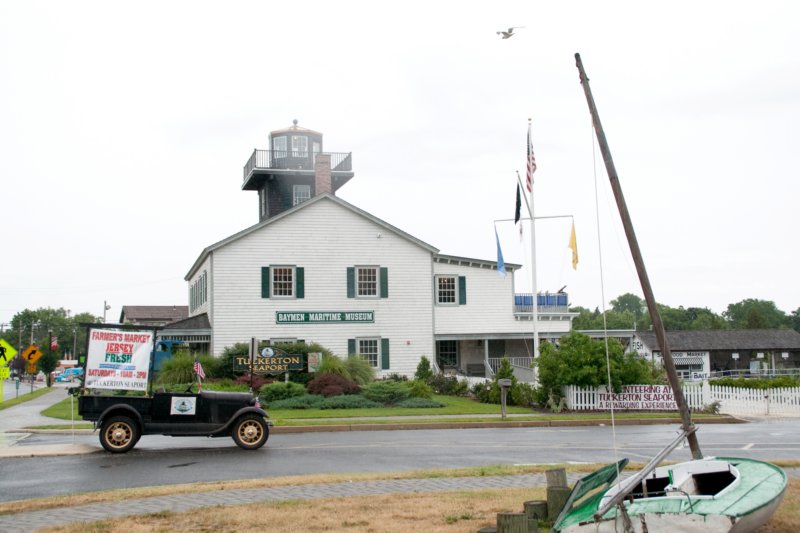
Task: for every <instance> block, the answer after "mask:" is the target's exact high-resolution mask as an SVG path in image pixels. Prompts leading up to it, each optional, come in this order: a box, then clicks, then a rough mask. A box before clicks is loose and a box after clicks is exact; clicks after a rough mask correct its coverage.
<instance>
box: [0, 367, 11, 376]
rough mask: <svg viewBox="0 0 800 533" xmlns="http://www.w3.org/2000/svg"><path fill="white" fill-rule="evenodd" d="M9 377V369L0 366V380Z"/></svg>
mask: <svg viewBox="0 0 800 533" xmlns="http://www.w3.org/2000/svg"><path fill="white" fill-rule="evenodd" d="M10 377H11V369H10V368H8V367H7V366H0V379H8V378H10Z"/></svg>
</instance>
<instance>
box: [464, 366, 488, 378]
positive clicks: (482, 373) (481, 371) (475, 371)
mask: <svg viewBox="0 0 800 533" xmlns="http://www.w3.org/2000/svg"><path fill="white" fill-rule="evenodd" d="M467 375H468V376H477V377H486V367H485V366H483V363H474V364H472V363H471V364H468V365H467Z"/></svg>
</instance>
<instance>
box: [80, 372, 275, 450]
mask: <svg viewBox="0 0 800 533" xmlns="http://www.w3.org/2000/svg"><path fill="white" fill-rule="evenodd" d="M70 390H71V391H72V390H73V389H70ZM74 391H75V393H77V394H81V392H85V389H83V390H82V389H78V388H75V389H74ZM78 413H79V414H80V415H81V416H82V417H83V419H84V420H88V421H91V422H94V425H95V428H97V429H100V444H102V445H103V448H105V449H106V450H108V451H109V452H111V453H125V452H127V451H128V450H130V449H131V448H133V447H134V446H135V445H136V443H137V442H138V441H139V437H141V436H142V435H172V436H181V437H188V436H197V437H232V438H233V441H234V442H235V443H236V445H237V446H239V447H240V448H243V449H245V450H257V449H259V448H261V447H262V446H263V445H264V443H266V442H267V439H268V438H269V425H270V424H269V423H268V422H267V421H266V420H265V418H266V417H267V413H266V412H265V411H264V410H262V409H261V407H260V405H259V403H258V398H256V397H255V396H253V395H252V394H250V393H249V392H217V391H207V390H203V391H200V392H198V393H192V392H191V391H190V390H187V391H186V392H184V393H169V392H156V393H155V394H153V395H152V396H96V395H89V394H82V395H80V396H78Z"/></svg>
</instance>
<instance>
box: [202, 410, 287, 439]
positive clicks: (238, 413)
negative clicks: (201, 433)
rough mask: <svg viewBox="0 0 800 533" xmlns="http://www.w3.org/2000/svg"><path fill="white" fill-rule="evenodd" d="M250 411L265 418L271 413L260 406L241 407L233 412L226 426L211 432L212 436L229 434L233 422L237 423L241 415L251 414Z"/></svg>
mask: <svg viewBox="0 0 800 533" xmlns="http://www.w3.org/2000/svg"><path fill="white" fill-rule="evenodd" d="M249 413H252V414H255V415H259V416H263V417H264V418H269V415H268V414H267V412H266V411H265V410H263V409H261V408H258V407H242V408H241V409H239V410H238V411H236V412H235V413H234V414H233V416H232V417H231V418H230V420H228V422H227V423H226V424H225V425H224V426H222V427H221V428H219V429H218V430H216V431H215V432H213V433H212V434H211V436H216V435H227V434H228V433H230V431H231V427H233V424H235V423H236V421H237V420H238V419H239V417H240V416H242V415H246V414H249ZM267 425H272V424H271V423H269V422H267Z"/></svg>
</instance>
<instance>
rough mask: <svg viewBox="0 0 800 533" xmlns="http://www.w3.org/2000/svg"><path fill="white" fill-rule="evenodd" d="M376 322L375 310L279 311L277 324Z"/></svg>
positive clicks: (276, 316) (276, 315) (276, 317)
mask: <svg viewBox="0 0 800 533" xmlns="http://www.w3.org/2000/svg"><path fill="white" fill-rule="evenodd" d="M341 322H361V323H364V322H375V311H277V312H276V313H275V323H276V324H336V323H341Z"/></svg>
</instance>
